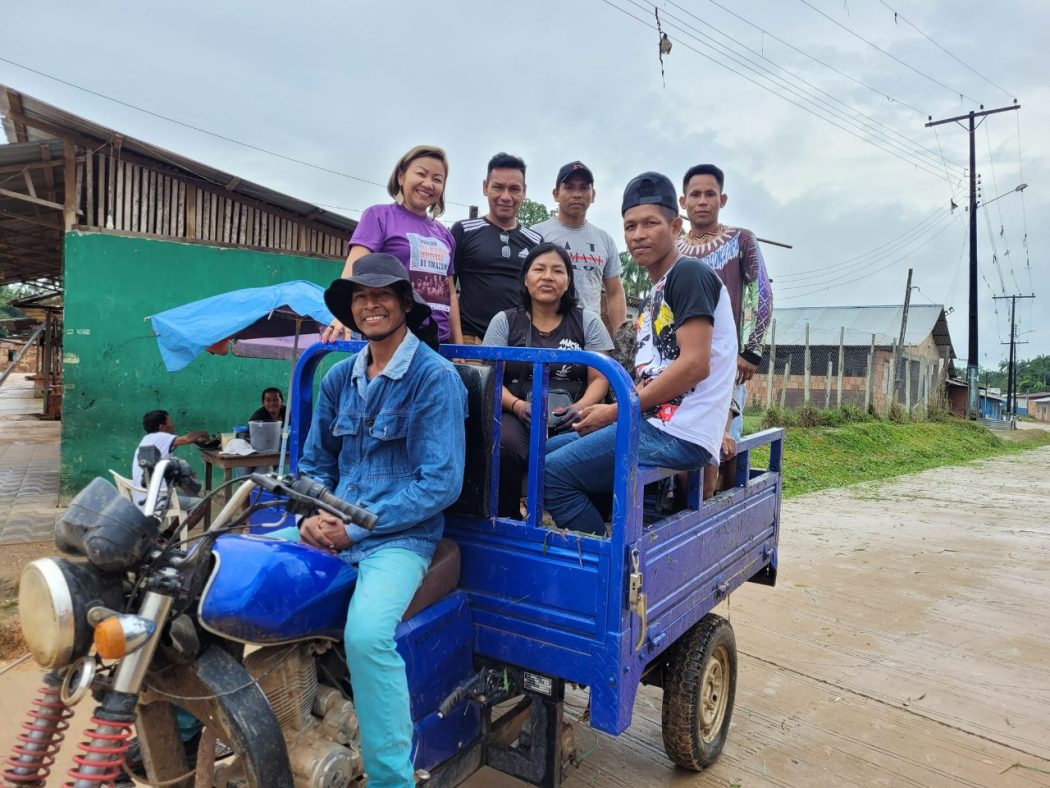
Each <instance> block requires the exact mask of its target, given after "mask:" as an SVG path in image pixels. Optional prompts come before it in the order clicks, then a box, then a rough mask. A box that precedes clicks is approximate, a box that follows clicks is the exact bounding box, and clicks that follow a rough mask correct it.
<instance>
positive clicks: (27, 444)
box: [0, 375, 61, 545]
mask: <svg viewBox="0 0 1050 788" xmlns="http://www.w3.org/2000/svg"><path fill="white" fill-rule="evenodd" d="M26 378H27V376H26V375H12V376H11V377H9V378H8V379H7V380H6V381H4V385H3V387H0V545H3V544H21V543H26V542H41V541H47V542H49V541H51V539H52V529H53V527H54V524H55V516H56V515H57V514H58V487H59V454H58V447H59V438H60V435H61V423H60V422H57V421H43V420H41V419H40V418H39V413H40V411H41V401H40V400H39V399H36V398H34V397H33V382H32V381H31V380H27V379H26Z"/></svg>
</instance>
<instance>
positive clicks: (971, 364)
mask: <svg viewBox="0 0 1050 788" xmlns="http://www.w3.org/2000/svg"><path fill="white" fill-rule="evenodd" d="M1020 108H1021V105H1020V104H1018V103H1017V100H1016V99H1014V103H1013V104H1012V105H1011V106H1009V107H999V108H998V109H985V108H984V104H981V109H980V111H979V112H974V111H973V110H971V111H970V112H968V113H967V114H965V115H957V116H955V117H954V118H944V119H943V120H934V119H933V116H932V115H931V116H929V122H928V123H927V124H926V128H930V127H931V126H940V125H941V124H943V123H958V122H959V121H961V120H969V131H970V350H969V353H968V354H967V357H966V387H967V397H966V417H967V418H969V419H976V418H977V416H978V407H977V386H978V380H977V374H978V373H977V358H978V356H977V155H976V151H975V146H974V130H975V129H976V128H977V126H978V125H979V124H977V123H975V121H976V119H977V118H983V117H986V116H987V115H994V114H995V113H997V112H1009V111H1010V110H1015V109H1020ZM964 128H965V127H964Z"/></svg>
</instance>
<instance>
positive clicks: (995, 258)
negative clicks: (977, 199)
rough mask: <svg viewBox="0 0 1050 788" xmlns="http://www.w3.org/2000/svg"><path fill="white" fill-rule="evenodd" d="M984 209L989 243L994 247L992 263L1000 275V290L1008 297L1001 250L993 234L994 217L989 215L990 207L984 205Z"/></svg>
mask: <svg viewBox="0 0 1050 788" xmlns="http://www.w3.org/2000/svg"><path fill="white" fill-rule="evenodd" d="M981 207H982V208H984V223H985V225H986V226H987V228H988V242H989V243H990V244H991V245H992V262H993V263H994V264H995V271H996V273H998V274H999V289H1000V290H1001V291H1002V293H1003V295H1006V282H1004V281H1003V266H1002V264H1001V263H1000V262H999V248H998V247H997V246H996V243H995V233H994V232H992V217H991V216H989V214H988V206H987V205H982V206H981Z"/></svg>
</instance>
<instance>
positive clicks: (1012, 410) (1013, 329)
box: [992, 295, 1035, 416]
mask: <svg viewBox="0 0 1050 788" xmlns="http://www.w3.org/2000/svg"><path fill="white" fill-rule="evenodd" d="M992 298H993V299H995V300H996V301H1005V300H1009V301H1010V341H1009V342H1003V343H1002V344H1004V345H1009V346H1010V360H1009V361H1008V362H1007V366H1006V412H1007V413H1009V414H1010V415H1011V416H1016V415H1017V351H1016V347H1017V345H1027V344H1028V343H1027V342H1018V341H1017V321H1016V320H1015V319H1014V315H1015V313H1016V311H1017V299H1018V298H1035V296H1034V295H1011V296H992Z"/></svg>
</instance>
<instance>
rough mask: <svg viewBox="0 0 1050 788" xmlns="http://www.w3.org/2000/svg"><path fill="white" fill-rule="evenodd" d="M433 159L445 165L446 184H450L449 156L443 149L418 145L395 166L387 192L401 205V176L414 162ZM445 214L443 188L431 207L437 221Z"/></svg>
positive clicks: (431, 212) (432, 214)
mask: <svg viewBox="0 0 1050 788" xmlns="http://www.w3.org/2000/svg"><path fill="white" fill-rule="evenodd" d="M422 158H431V159H437V160H438V161H440V162H441V163H442V164H444V165H445V183H448V155H447V154H446V153H445V151H444V150H443V149H442V148H439V147H437V146H436V145H416V147H414V148H412V150H410V151H409V152H408V153H406V154H405V155H404V156H402V157H401V158H400V159H398V160H397V164H395V165H394V171H393V172H392V173H390V180H389V181H387V184H386V191H387V194H389V195H390V196H391V197H393V198H394V199H395V200H397V202H398V203H399V204H400V203H401V202H402V201H403V200H404V198H403V197H402V196H401V184H400V183H398V182H397V177H398V176H399V175H404V174H405V173H406V172H407V171H408V165H410V164H411V163H412V162H414V161H415V160H416V159H422ZM444 212H445V189H444V187H442V189H441V196H440V197H438V198H437V202H435V203H434V204H433V205H432V206H430V215H431V216H433V217H434V218H435V219H436V218H438V217H439V216H441V214H443V213H444Z"/></svg>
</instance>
